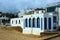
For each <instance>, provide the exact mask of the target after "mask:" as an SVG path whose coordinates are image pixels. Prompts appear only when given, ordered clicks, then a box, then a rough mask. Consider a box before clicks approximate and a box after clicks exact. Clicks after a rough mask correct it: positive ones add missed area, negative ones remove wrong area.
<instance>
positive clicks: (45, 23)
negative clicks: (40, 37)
mask: <svg viewBox="0 0 60 40" xmlns="http://www.w3.org/2000/svg"><path fill="white" fill-rule="evenodd" d="M44 29H47V18H44Z"/></svg>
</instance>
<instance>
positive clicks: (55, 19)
mask: <svg viewBox="0 0 60 40" xmlns="http://www.w3.org/2000/svg"><path fill="white" fill-rule="evenodd" d="M56 23H57V17H56V16H53V26H54V27H53V29H56Z"/></svg>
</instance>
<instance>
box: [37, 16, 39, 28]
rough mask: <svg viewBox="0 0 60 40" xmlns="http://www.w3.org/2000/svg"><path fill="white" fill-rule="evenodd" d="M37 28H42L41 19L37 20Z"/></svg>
mask: <svg viewBox="0 0 60 40" xmlns="http://www.w3.org/2000/svg"><path fill="white" fill-rule="evenodd" d="M37 28H40V18H39V17H38V18H37Z"/></svg>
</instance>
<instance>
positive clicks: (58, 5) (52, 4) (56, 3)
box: [46, 2, 60, 7]
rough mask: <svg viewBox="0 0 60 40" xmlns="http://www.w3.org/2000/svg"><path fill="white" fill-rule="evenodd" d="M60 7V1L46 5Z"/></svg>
mask: <svg viewBox="0 0 60 40" xmlns="http://www.w3.org/2000/svg"><path fill="white" fill-rule="evenodd" d="M52 6H53V7H60V2H55V3H50V4H47V6H46V7H52Z"/></svg>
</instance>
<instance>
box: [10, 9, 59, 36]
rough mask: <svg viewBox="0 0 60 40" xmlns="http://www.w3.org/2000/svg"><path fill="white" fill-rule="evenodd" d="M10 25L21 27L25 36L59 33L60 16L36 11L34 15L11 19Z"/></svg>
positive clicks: (40, 10) (41, 10)
mask: <svg viewBox="0 0 60 40" xmlns="http://www.w3.org/2000/svg"><path fill="white" fill-rule="evenodd" d="M19 20H20V21H19ZM10 24H11V26H21V28H22V29H23V34H34V35H40V34H41V33H44V32H49V31H57V29H58V16H57V14H54V12H51V13H45V10H43V9H39V10H38V9H36V10H34V13H33V14H29V15H24V16H23V17H21V18H13V19H11V21H10Z"/></svg>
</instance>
